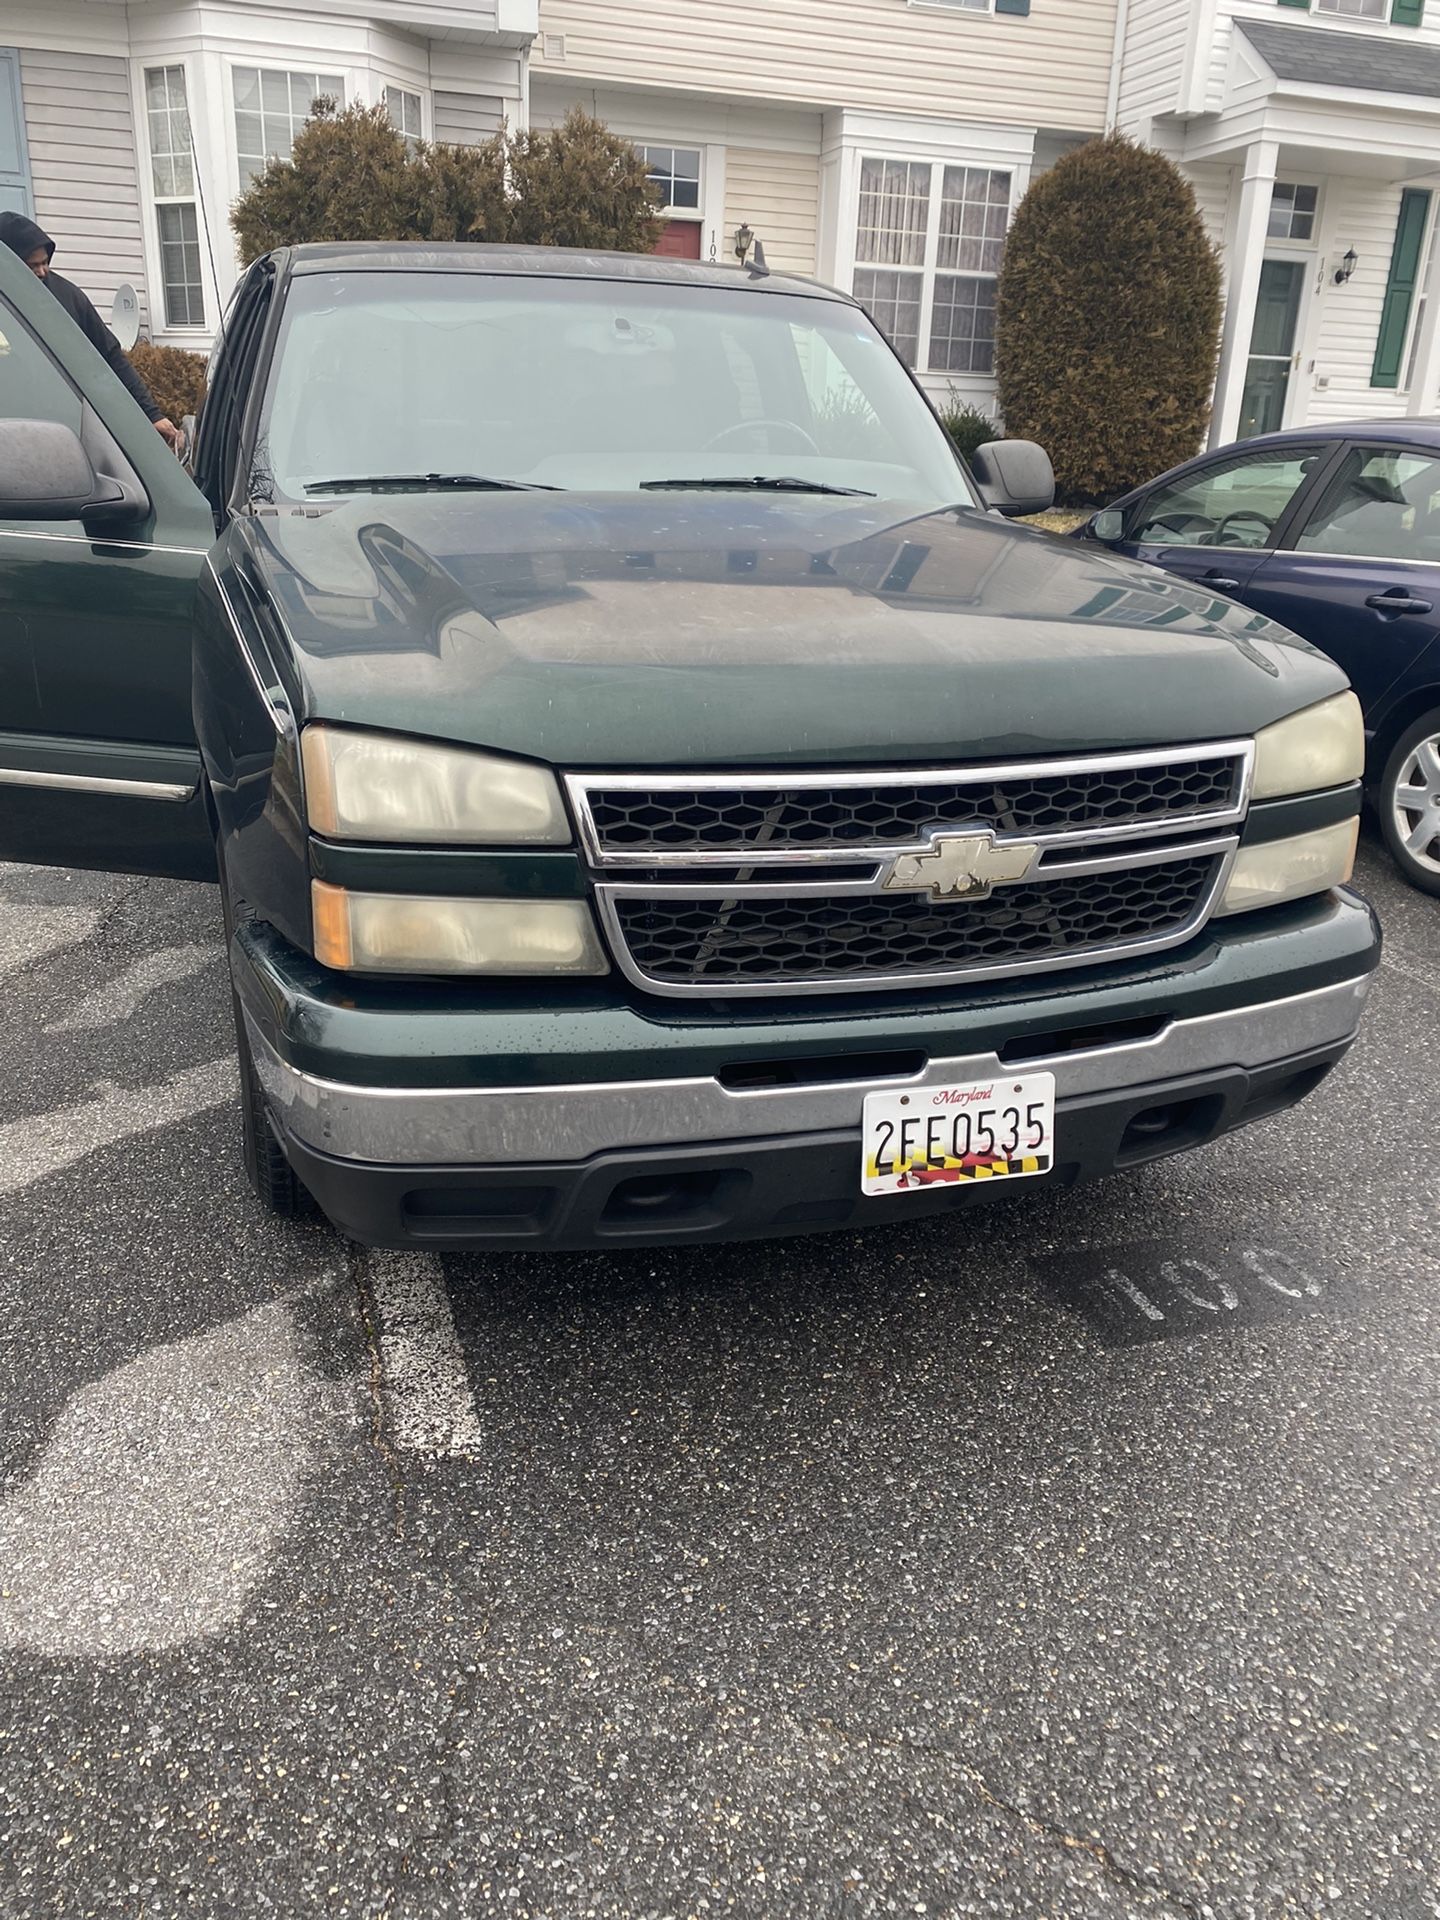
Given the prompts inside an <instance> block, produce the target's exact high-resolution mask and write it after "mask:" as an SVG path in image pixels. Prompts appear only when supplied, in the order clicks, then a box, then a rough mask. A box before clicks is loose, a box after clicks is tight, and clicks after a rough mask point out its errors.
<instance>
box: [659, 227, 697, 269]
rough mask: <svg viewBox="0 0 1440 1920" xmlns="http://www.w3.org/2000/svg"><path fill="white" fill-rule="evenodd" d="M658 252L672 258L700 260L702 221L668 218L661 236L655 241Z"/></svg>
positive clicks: (661, 230)
mask: <svg viewBox="0 0 1440 1920" xmlns="http://www.w3.org/2000/svg"><path fill="white" fill-rule="evenodd" d="M655 251H656V253H663V254H664V255H665V256H666V257H667V258H668V259H670V260H698V259H699V258H700V222H699V221H698V220H667V221H666V222H665V224H664V226H663V227H662V228H661V229H660V238H659V239H658V240H657V241H656V242H655Z"/></svg>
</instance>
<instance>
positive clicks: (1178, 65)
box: [1116, 0, 1195, 139]
mask: <svg viewBox="0 0 1440 1920" xmlns="http://www.w3.org/2000/svg"><path fill="white" fill-rule="evenodd" d="M1194 6H1195V0H1130V14H1129V19H1128V22H1127V25H1126V30H1125V41H1124V45H1123V47H1122V48H1121V51H1120V75H1119V88H1118V91H1117V95H1116V117H1117V121H1118V124H1119V125H1120V126H1121V127H1122V128H1124V130H1125V131H1126V132H1127V133H1133V134H1134V135H1136V136H1137V137H1138V138H1141V139H1143V138H1145V137H1146V135H1147V133H1148V131H1149V127H1150V123H1151V121H1152V120H1154V118H1155V117H1156V115H1157V114H1164V113H1174V112H1175V110H1176V107H1177V105H1178V103H1179V100H1180V93H1181V87H1182V84H1183V82H1184V78H1185V56H1186V51H1187V48H1188V45H1189V37H1190V26H1191V16H1192V13H1193V11H1194Z"/></svg>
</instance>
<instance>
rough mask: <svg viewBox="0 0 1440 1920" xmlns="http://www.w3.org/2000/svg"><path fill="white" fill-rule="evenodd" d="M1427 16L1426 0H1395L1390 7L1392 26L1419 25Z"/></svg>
mask: <svg viewBox="0 0 1440 1920" xmlns="http://www.w3.org/2000/svg"><path fill="white" fill-rule="evenodd" d="M1424 18H1425V0H1395V4H1394V5H1393V6H1392V7H1391V9H1390V24H1391V26H1392V27H1418V26H1419V25H1420V23H1421V22H1422V21H1423V20H1424Z"/></svg>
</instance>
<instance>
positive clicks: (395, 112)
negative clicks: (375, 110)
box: [385, 87, 423, 153]
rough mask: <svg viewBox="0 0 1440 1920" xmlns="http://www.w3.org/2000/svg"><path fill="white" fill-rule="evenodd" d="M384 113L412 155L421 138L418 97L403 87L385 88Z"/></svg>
mask: <svg viewBox="0 0 1440 1920" xmlns="http://www.w3.org/2000/svg"><path fill="white" fill-rule="evenodd" d="M385 111H386V113H387V114H388V115H389V116H390V124H391V126H392V127H394V129H395V131H396V132H397V133H398V134H400V135H401V136H402V138H403V139H404V141H405V145H406V146H407V147H408V148H409V149H410V151H411V152H412V153H413V152H414V151H415V149H416V147H418V146H419V144H420V141H421V139H422V137H423V135H422V130H421V125H420V96H419V94H418V93H411V92H409V91H408V90H407V89H406V88H405V87H386V89H385Z"/></svg>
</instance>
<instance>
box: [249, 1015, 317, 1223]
mask: <svg viewBox="0 0 1440 1920" xmlns="http://www.w3.org/2000/svg"><path fill="white" fill-rule="evenodd" d="M235 1047H236V1051H237V1053H238V1054H239V1056H240V1122H241V1152H242V1154H243V1156H244V1160H245V1177H246V1179H247V1180H248V1181H249V1182H250V1185H251V1187H252V1189H253V1190H254V1193H255V1198H256V1199H257V1200H258V1201H259V1202H260V1204H261V1206H262V1207H263V1208H264V1209H265V1211H266V1212H267V1213H273V1214H274V1215H276V1217H277V1218H279V1219H281V1220H300V1219H304V1218H305V1217H306V1216H307V1215H309V1214H312V1213H313V1212H314V1211H315V1203H314V1201H313V1200H312V1199H311V1198H310V1194H309V1191H308V1190H307V1188H306V1187H304V1186H303V1185H302V1184H301V1180H300V1176H299V1175H298V1174H297V1173H296V1171H295V1169H294V1168H293V1167H292V1166H291V1164H290V1162H289V1161H288V1160H287V1159H286V1158H285V1149H284V1148H283V1147H282V1146H281V1144H280V1142H279V1140H278V1139H277V1137H276V1134H275V1128H274V1126H273V1125H272V1124H271V1120H270V1114H269V1111H268V1109H267V1108H266V1105H265V1095H264V1093H263V1091H262V1090H261V1086H260V1077H259V1075H258V1074H257V1073H256V1071H255V1062H254V1060H253V1059H252V1058H251V1057H250V1041H249V1038H248V1037H247V1035H246V1032H245V1016H244V1014H243V1013H242V1012H241V1011H240V1002H239V1000H238V999H237V1000H236V1001H235Z"/></svg>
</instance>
